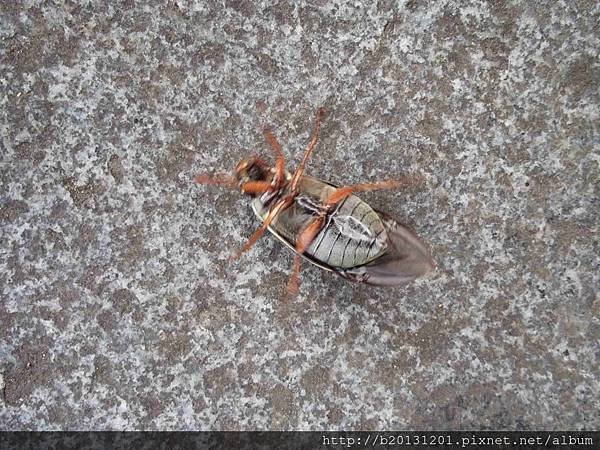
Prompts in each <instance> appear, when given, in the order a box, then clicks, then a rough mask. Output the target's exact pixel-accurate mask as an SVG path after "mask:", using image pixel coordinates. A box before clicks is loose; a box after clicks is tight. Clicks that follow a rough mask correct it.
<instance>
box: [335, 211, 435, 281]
mask: <svg viewBox="0 0 600 450" xmlns="http://www.w3.org/2000/svg"><path fill="white" fill-rule="evenodd" d="M376 212H377V214H379V216H380V217H381V220H382V221H383V224H384V226H385V228H386V231H387V233H388V246H389V249H388V251H387V252H386V253H385V254H384V255H382V256H381V257H380V258H377V259H376V260H374V261H372V262H370V263H368V264H365V265H363V266H358V267H353V268H350V269H345V270H342V269H335V268H334V269H333V270H334V271H335V272H336V273H338V274H339V275H341V276H342V277H344V278H347V279H349V280H351V281H357V282H362V283H366V284H372V285H375V286H397V285H401V284H405V283H408V282H410V281H413V280H414V279H415V278H418V277H420V276H422V275H425V274H426V273H427V272H430V271H431V270H433V269H434V268H435V262H434V260H433V259H432V257H431V254H430V253H429V249H428V248H427V246H426V245H425V244H424V243H423V242H422V241H421V240H420V239H419V237H418V236H417V235H416V234H415V233H413V232H412V231H411V230H409V229H408V228H407V227H405V226H404V225H402V224H400V223H398V222H397V221H396V220H394V219H393V218H392V217H390V216H389V215H387V214H386V213H383V212H381V211H376Z"/></svg>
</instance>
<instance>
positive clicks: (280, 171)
mask: <svg viewBox="0 0 600 450" xmlns="http://www.w3.org/2000/svg"><path fill="white" fill-rule="evenodd" d="M263 135H264V136H265V139H266V140H267V142H268V143H269V145H270V146H271V148H273V150H275V153H276V154H277V161H276V162H275V176H274V177H273V186H276V187H280V186H281V185H282V184H283V181H284V176H285V158H284V157H283V151H282V150H281V145H279V142H277V139H276V138H275V136H274V135H273V133H272V132H271V130H270V129H268V128H265V129H264V130H263Z"/></svg>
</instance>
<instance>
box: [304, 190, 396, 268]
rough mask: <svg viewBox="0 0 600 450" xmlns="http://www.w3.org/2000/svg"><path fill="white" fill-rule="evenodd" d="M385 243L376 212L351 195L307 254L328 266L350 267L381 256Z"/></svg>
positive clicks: (330, 217) (328, 221) (382, 228)
mask: <svg viewBox="0 0 600 450" xmlns="http://www.w3.org/2000/svg"><path fill="white" fill-rule="evenodd" d="M386 242H387V235H386V231H385V228H384V227H383V223H382V222H381V219H380V218H379V216H378V215H377V213H376V212H375V211H373V209H372V208H371V207H370V206H369V205H367V204H366V203H365V202H363V201H362V200H361V199H360V198H358V197H356V196H354V195H351V196H349V197H347V198H346V199H345V200H344V201H342V202H341V203H340V205H339V206H338V207H337V208H336V209H334V211H333V212H332V213H331V214H330V215H329V217H328V218H327V222H326V223H325V226H324V227H323V229H322V230H321V232H320V233H319V234H318V235H317V237H316V238H315V240H314V241H313V242H312V243H311V245H310V246H309V247H308V249H307V253H308V254H309V255H311V256H312V257H314V258H315V259H317V260H319V261H322V262H324V263H325V264H327V265H328V266H331V267H340V268H348V267H355V266H360V265H363V264H366V263H368V262H370V261H372V260H374V259H375V258H377V257H378V256H380V255H381V254H382V253H383V252H385V250H386V248H387V247H386Z"/></svg>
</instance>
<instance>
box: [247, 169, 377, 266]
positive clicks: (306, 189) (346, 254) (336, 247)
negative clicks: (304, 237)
mask: <svg viewBox="0 0 600 450" xmlns="http://www.w3.org/2000/svg"><path fill="white" fill-rule="evenodd" d="M335 190H336V188H335V187H334V186H332V185H330V184H328V183H325V182H323V181H321V180H318V179H316V178H313V177H308V176H304V177H302V178H301V181H300V184H299V193H298V195H297V197H296V198H295V199H294V203H293V204H292V205H290V207H288V208H286V209H285V210H283V211H281V213H280V214H279V215H278V216H277V217H276V218H275V219H274V220H273V222H271V226H270V227H269V229H270V230H271V231H272V232H273V233H274V234H275V235H276V236H277V237H279V238H280V239H282V240H283V241H284V242H285V243H287V244H288V245H290V246H291V247H295V244H296V240H297V238H298V235H299V233H301V231H302V230H303V229H304V227H305V226H306V225H308V223H310V222H311V221H312V220H314V219H315V218H316V217H317V215H318V214H319V212H320V211H321V210H322V208H323V204H324V203H325V202H326V201H327V199H328V198H329V196H330V195H331V194H332V193H333V192H335ZM267 198H268V194H265V196H263V197H260V198H257V199H255V200H254V203H253V206H254V210H255V212H256V213H257V215H258V216H259V217H261V219H264V217H265V215H266V214H267V211H268V207H267V205H266V204H265V201H266V199H267ZM387 239H388V237H387V233H386V230H385V227H384V225H383V222H382V220H381V218H380V217H379V215H378V214H377V213H376V212H375V211H373V209H372V208H371V207H370V206H369V205H368V204H366V203H365V202H364V201H362V200H361V199H360V198H358V197H356V196H355V195H350V196H348V197H346V198H345V199H344V200H342V201H341V202H340V204H339V205H337V206H336V207H335V208H334V209H333V210H332V211H331V212H330V213H329V214H328V215H327V218H326V221H325V224H324V225H323V228H322V229H321V231H320V232H319V233H318V234H317V236H316V237H315V239H314V240H313V241H312V243H311V244H310V246H309V247H308V249H307V250H306V254H307V255H309V256H310V257H312V258H313V259H314V260H315V261H316V262H319V263H322V264H323V265H325V266H329V267H333V268H350V267H356V266H360V265H363V264H367V263H369V262H371V261H373V260H374V259H376V258H377V257H379V256H381V255H382V254H383V253H385V251H386V250H387V242H388V240H387Z"/></svg>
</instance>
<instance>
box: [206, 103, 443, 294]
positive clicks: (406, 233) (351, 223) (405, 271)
mask: <svg viewBox="0 0 600 450" xmlns="http://www.w3.org/2000/svg"><path fill="white" fill-rule="evenodd" d="M323 114H324V108H320V109H319V110H318V111H317V117H316V124H315V128H314V130H313V132H312V135H311V139H310V142H309V144H308V146H307V148H306V150H305V151H304V156H303V157H302V161H301V162H300V165H299V166H298V168H297V169H296V171H295V172H294V173H293V174H291V173H290V172H288V171H287V170H286V169H285V159H284V156H283V151H282V149H281V145H280V144H279V142H278V141H277V139H276V138H275V136H274V134H273V132H272V131H271V130H270V128H268V127H267V128H265V129H264V130H263V134H264V137H265V139H266V141H267V142H268V144H269V145H270V147H271V148H272V149H273V151H274V152H275V155H276V157H277V159H276V162H275V165H274V166H273V167H270V166H269V164H268V163H266V162H265V161H264V160H263V159H261V158H260V157H257V156H252V157H250V158H248V159H244V160H242V161H241V162H240V163H239V164H238V165H237V167H236V169H235V176H229V175H198V176H197V177H196V178H195V182H196V183H198V184H203V185H220V186H226V187H230V188H239V189H240V190H241V192H242V193H243V194H247V195H249V196H251V197H253V201H252V209H253V211H254V213H255V214H256V216H257V217H258V218H259V219H260V220H261V221H262V225H261V226H260V227H259V228H258V229H257V230H256V232H255V233H254V234H253V235H252V236H251V237H250V239H249V240H248V241H247V242H246V243H245V245H244V246H243V247H242V248H241V249H240V250H239V251H238V252H236V253H235V254H234V255H233V256H232V257H231V259H232V260H234V259H237V258H238V257H240V256H241V255H242V254H243V253H244V252H246V251H247V250H249V249H250V248H251V247H252V246H253V245H254V244H255V243H256V242H257V241H258V239H259V238H260V237H261V236H262V235H263V234H264V233H265V231H266V230H268V231H270V232H271V233H272V234H273V235H274V236H275V237H277V238H278V239H279V240H280V241H281V242H283V244H285V245H286V246H288V247H289V248H291V249H292V250H293V251H294V253H295V255H294V264H293V269H292V273H291V276H290V279H289V281H288V284H287V293H288V295H289V296H295V295H297V293H298V288H299V283H300V268H301V261H302V259H306V260H308V261H309V262H311V263H313V264H315V265H316V266H318V267H320V268H322V269H325V270H328V271H332V272H334V273H336V274H338V275H340V276H342V277H344V278H346V279H347V280H350V281H354V282H359V283H366V284H370V285H375V286H396V285H401V284H404V283H407V282H410V281H412V280H414V279H415V278H418V277H420V276H422V275H424V274H426V273H427V272H429V271H431V270H433V269H434V268H435V262H434V260H433V259H432V257H431V254H430V252H429V250H428V248H427V246H426V245H425V244H424V243H423V242H422V241H421V239H419V237H418V236H417V235H416V234H415V233H414V232H412V231H411V230H409V229H408V228H407V227H405V226H404V225H402V224H400V223H399V222H398V221H396V220H395V219H393V218H392V217H390V216H389V215H388V214H386V213H384V212H381V211H378V210H376V209H373V208H372V207H371V206H369V204H367V203H366V202H364V201H363V200H361V199H360V198H359V197H357V196H356V195H355V194H356V193H358V192H364V191H373V190H377V189H391V188H398V187H402V186H408V185H411V184H414V183H416V182H420V181H422V177H419V176H414V177H405V178H401V179H398V180H388V181H383V182H375V183H364V184H354V185H350V186H342V187H340V186H337V185H335V184H332V183H329V182H326V181H323V180H320V179H317V178H314V177H311V176H308V175H305V174H304V169H305V166H306V163H307V162H308V159H309V158H310V156H311V154H312V152H313V150H314V148H315V146H316V144H317V140H318V138H319V132H320V126H321V119H322V117H323Z"/></svg>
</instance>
